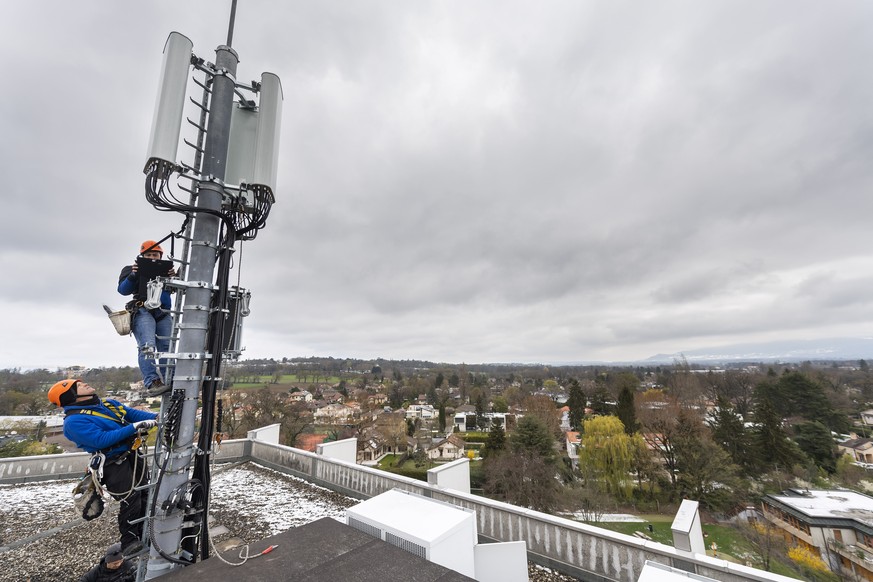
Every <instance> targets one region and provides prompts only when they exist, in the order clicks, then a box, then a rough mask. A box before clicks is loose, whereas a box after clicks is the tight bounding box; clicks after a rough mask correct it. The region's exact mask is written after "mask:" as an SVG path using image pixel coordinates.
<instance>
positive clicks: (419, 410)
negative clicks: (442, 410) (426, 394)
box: [406, 404, 438, 420]
mask: <svg viewBox="0 0 873 582" xmlns="http://www.w3.org/2000/svg"><path fill="white" fill-rule="evenodd" d="M437 415H438V412H437V411H436V410H435V409H434V407H433V406H431V405H430V404H410V405H409V408H407V409H406V418H421V419H422V420H429V419H431V418H436V417H437Z"/></svg>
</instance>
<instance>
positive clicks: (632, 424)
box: [615, 385, 639, 434]
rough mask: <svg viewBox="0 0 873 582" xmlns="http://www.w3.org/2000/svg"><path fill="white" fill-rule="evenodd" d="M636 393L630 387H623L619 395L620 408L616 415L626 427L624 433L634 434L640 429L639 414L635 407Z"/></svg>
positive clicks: (616, 410)
mask: <svg viewBox="0 0 873 582" xmlns="http://www.w3.org/2000/svg"><path fill="white" fill-rule="evenodd" d="M634 392H635V391H634V389H633V388H631V387H630V386H628V385H624V386H622V388H621V392H619V394H618V406H616V408H615V413H616V415H617V416H618V419H619V420H620V421H621V423H622V424H623V425H624V431H625V432H626V433H627V434H634V433H635V432H637V430H638V429H639V425H638V424H637V412H636V408H635V406H634Z"/></svg>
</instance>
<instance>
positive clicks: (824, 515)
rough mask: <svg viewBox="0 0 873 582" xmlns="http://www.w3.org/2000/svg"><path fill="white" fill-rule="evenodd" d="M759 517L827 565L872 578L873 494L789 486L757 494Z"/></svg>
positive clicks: (840, 571) (855, 577) (834, 569)
mask: <svg viewBox="0 0 873 582" xmlns="http://www.w3.org/2000/svg"><path fill="white" fill-rule="evenodd" d="M761 509H762V513H763V516H764V519H766V520H767V521H769V522H770V523H772V524H774V525H775V526H776V527H778V528H779V529H780V530H781V531H782V533H783V535H784V536H785V537H786V539H788V540H790V541H791V542H792V543H794V544H795V545H799V546H802V547H805V548H807V549H808V550H810V551H812V552H813V553H815V554H816V555H818V556H820V557H821V559H822V560H824V562H825V563H826V564H828V565H829V566H830V568H831V570H832V571H834V572H836V573H841V574H843V575H845V576H848V577H851V579H852V580H859V579H860V580H873V518H871V516H873V497H870V496H868V495H864V494H862V493H856V492H854V491H847V490H821V489H816V490H809V489H804V490H801V489H790V490H788V491H785V492H783V493H782V494H779V495H766V496H764V498H763V500H762V506H761Z"/></svg>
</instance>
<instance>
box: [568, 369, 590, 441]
mask: <svg viewBox="0 0 873 582" xmlns="http://www.w3.org/2000/svg"><path fill="white" fill-rule="evenodd" d="M586 402H587V400H586V398H585V392H583V391H582V386H580V385H579V381H578V380H576V379H575V378H573V380H571V381H570V397H569V398H568V399H567V407H568V408H569V409H570V426H571V427H573V428H574V429H575V430H579V427H581V426H582V418H583V417H584V416H585V404H586Z"/></svg>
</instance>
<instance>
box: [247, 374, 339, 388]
mask: <svg viewBox="0 0 873 582" xmlns="http://www.w3.org/2000/svg"><path fill="white" fill-rule="evenodd" d="M341 380H342V378H340V377H339V376H315V375H312V374H310V375H305V376H298V375H296V374H283V375H282V376H280V377H279V381H278V382H276V383H273V376H258V377H257V381H256V382H236V383H235V384H234V385H233V386H231V389H234V390H243V389H251V388H263V387H264V386H267V387H271V386H272V387H278V388H283V389H288V388H291V387H292V386H296V385H299V384H331V385H333V384H339V383H340V381H341Z"/></svg>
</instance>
